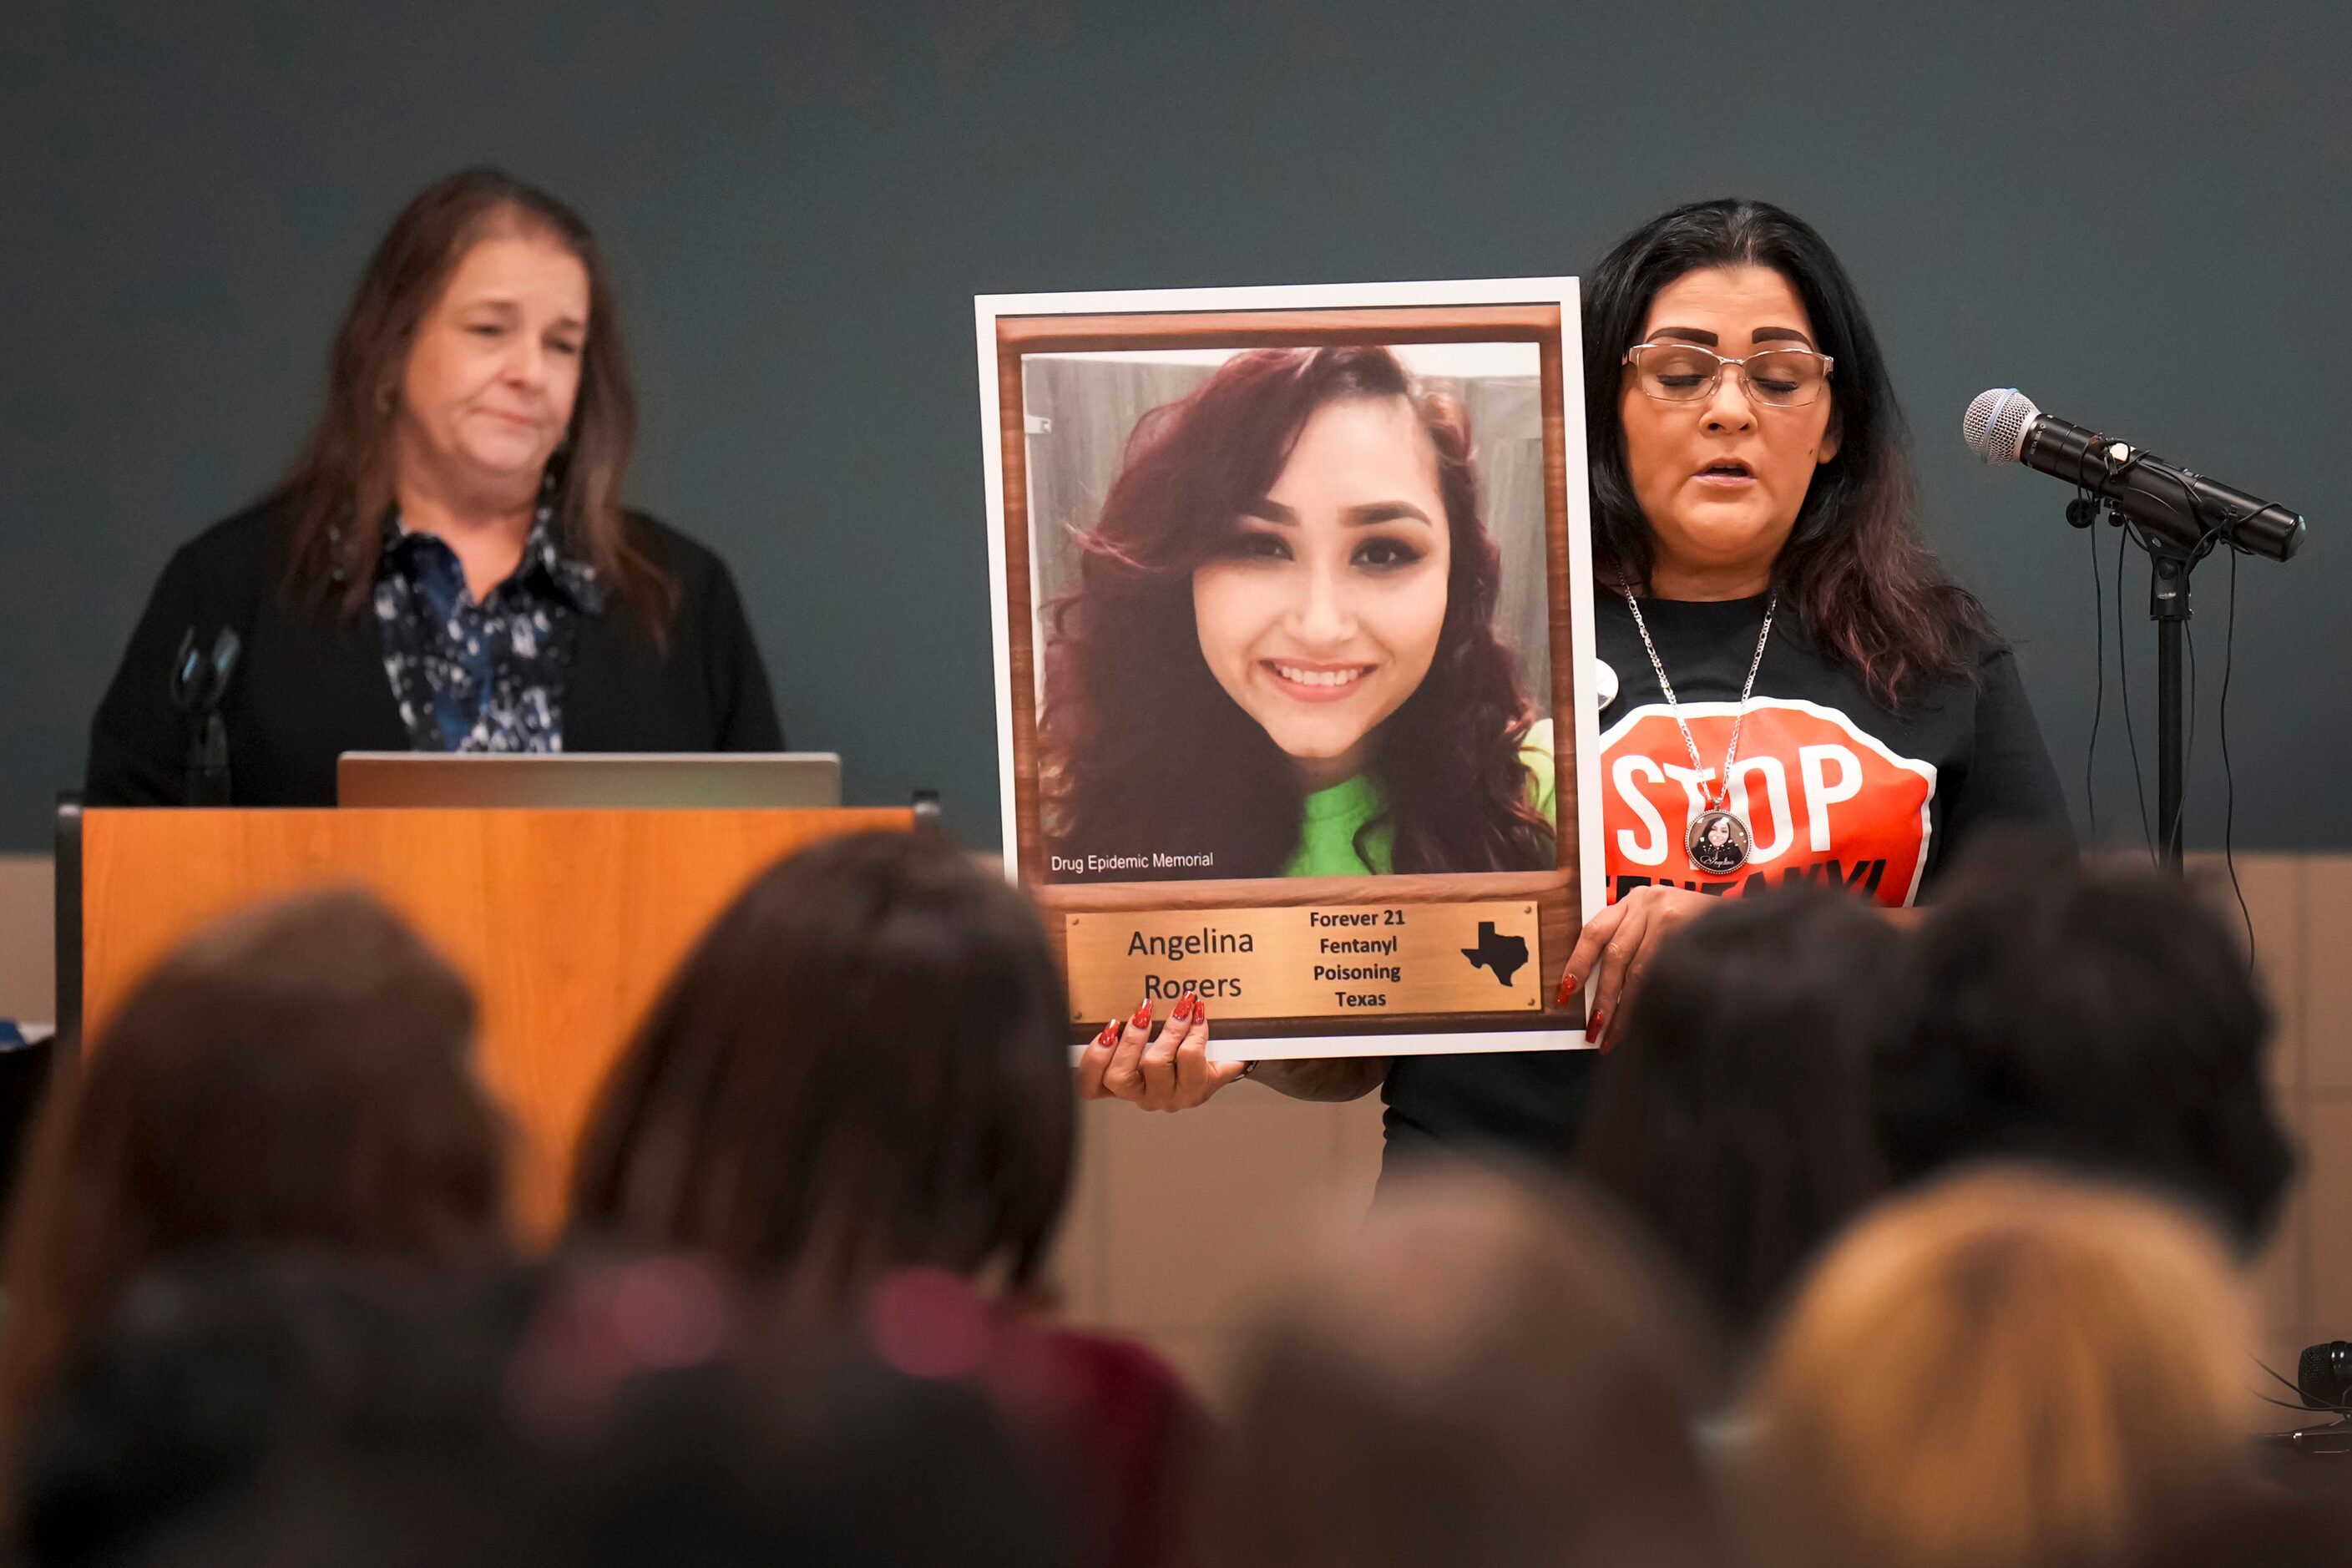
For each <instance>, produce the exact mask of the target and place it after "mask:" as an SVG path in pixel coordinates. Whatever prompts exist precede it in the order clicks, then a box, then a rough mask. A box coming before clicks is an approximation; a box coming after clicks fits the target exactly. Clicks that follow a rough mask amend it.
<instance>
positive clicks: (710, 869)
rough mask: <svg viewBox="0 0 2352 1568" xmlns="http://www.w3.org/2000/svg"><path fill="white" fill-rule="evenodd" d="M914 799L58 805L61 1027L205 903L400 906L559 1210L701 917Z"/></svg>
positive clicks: (903, 815) (165, 944) (542, 1224)
mask: <svg viewBox="0 0 2352 1568" xmlns="http://www.w3.org/2000/svg"><path fill="white" fill-rule="evenodd" d="M915 822H916V808H908V809H897V810H838V811H692V810H688V811H681V810H658V811H610V810H606V811H532V810H512V809H508V810H496V811H468V810H424V811H373V810H341V811H240V810H219V811H190V810H149V811H123V810H95V809H93V810H87V811H84V810H79V808H76V807H73V806H67V807H65V808H63V810H62V811H61V814H60V820H59V832H58V1033H59V1037H60V1040H61V1041H63V1042H66V1043H67V1044H68V1047H70V1046H71V1045H73V1044H75V1043H78V1042H79V1039H81V1038H84V1037H87V1038H91V1039H96V1038H99V1037H100V1036H101V1035H102V1033H103V1031H104V1029H105V1026H106V1021H107V1018H108V1016H109V1015H110V1013H111V1012H112V1010H113V1009H114V1007H115V1006H116V1005H118V1004H120V1003H121V1000H122V999H123V997H124V995H125V994H127V993H128V992H129V990H130V988H131V986H132V985H133V984H136V982H137V981H138V979H139V977H140V976H141V975H142V973H144V972H145V971H146V969H147V967H148V966H149V965H150V964H152V963H154V962H155V960H156V959H158V958H159V957H161V956H162V955H163V953H164V952H165V951H167V950H168V949H169V948H171V947H172V946H173V944H174V943H176V942H179V941H180V940H181V939H182V938H184V937H185V936H187V935H188V934H189V933H191V932H192V931H194V930H195V929H196V928H198V927H199V926H202V925H203V924H205V922H206V921H210V920H212V919H214V918H215V917H216V916H218V915H221V914H223V913H225V912H226V911H227V910H232V909H235V908H236V907H238V906H239V905H242V904H247V903H250V902H252V901H253V900H257V899H263V898H268V897H273V896H276V895H279V894H284V893H289V892H294V891H298V890H300V889H315V888H321V887H331V886H337V885H341V886H357V887H362V888H364V889H368V890H369V891H370V892H373V893H374V894H375V895H377V896H378V897H379V898H381V899H383V900H384V902H385V903H387V904H389V905H390V906H391V907H392V908H394V909H395V910H399V911H400V913H401V914H402V915H403V916H404V917H405V918H406V919H407V920H408V921H411V922H412V923H413V924H414V925H415V927H416V929H417V930H418V931H421V932H423V933H424V935H425V938H426V940H427V941H429V942H432V943H433V945H434V946H435V947H436V948H437V949H438V950H439V951H440V952H441V953H442V954H443V955H444V956H445V957H446V958H447V959H448V960H449V962H450V963H453V964H454V965H456V966H457V969H458V970H459V971H460V972H461V973H464V974H465V976H466V977H467V980H468V981H470V982H471V983H472V984H473V986H474V988H475V992H476V994H477V995H478V997H479V998H480V1003H481V1047H480V1061H481V1067H482V1074H483V1077H484V1079H486V1080H487V1082H488V1085H489V1088H490V1090H491V1092H492V1093H493V1094H494V1095H496V1096H497V1097H498V1099H499V1100H500V1101H501V1102H502V1103H503V1104H504V1105H505V1106H506V1108H507V1110H508V1112H509V1114H510V1115H511V1116H512V1117H513V1118H514V1121H515V1124H516V1128H517V1130H518V1132H519V1134H520V1148H519V1149H518V1151H517V1159H516V1170H515V1175H516V1182H517V1190H516V1194H515V1198H516V1205H515V1206H516V1213H517V1215H518V1216H519V1217H520V1220H521V1222H522V1224H523V1226H524V1227H525V1230H526V1232H527V1233H529V1234H530V1235H534V1236H540V1237H544V1236H548V1235H551V1234H552V1233H553V1231H554V1228H555V1227H556V1226H558V1225H559V1224H560V1223H561V1221H562V1204H563V1192H564V1184H565V1180H566V1177H567V1174H568V1172H569V1167H570V1162H571V1157H572V1146H573V1143H574V1142H575V1141H576V1139H577V1137H578V1135H579V1131H580V1128H581V1124H582V1122H583V1120H584V1119H585V1117H586V1115H587V1113H588V1110H589V1107H590V1105H591V1103H592V1102H593V1099H594V1096H595V1093H596V1089H597V1088H598V1086H599V1085H600V1084H601V1083H602V1082H603V1081H604V1073H605V1069H606V1068H608V1067H610V1066H611V1064H612V1062H613V1059H614V1057H615V1056H616V1055H617V1054H618V1052H619V1050H620V1048H621V1047H622V1046H623V1045H624V1044H625V1042H626V1041H627V1039H628V1037H629V1034H630V1032H631V1031H632V1030H633V1029H634V1028H635V1026H636V1023H637V1020H638V1018H639V1016H640V1015H642V1014H643V1013H644V1011H645V1009H646V1006H647V1005H649V1004H650V1003H651V1002H652V1001H653V999H654V996H655V994H656V992H657V991H658V990H659V988H660V986H661V984H662V983H663V981H664V980H665V979H666V978H667V976H668V974H669V972H670V970H671V969H672V968H673V967H674V966H675V965H676V963H677V961H678V959H679V958H680V957H681V956H683V954H684V953H685V952H686V950H687V949H688V946H689V945H691V944H692V942H694V940H695V938H696V937H697V936H698V935H699V934H700V933H701V931H702V929H703V928H704V927H705V926H706V925H708V924H709V921H710V920H711V918H712V917H713V916H714V915H716V914H717V913H718V912H719V910H720V909H722V908H724V907H725V905H726V904H727V902H728V901H729V900H731V899H732V898H734V896H735V895H736V894H737V893H738V892H739V891H740V890H741V889H742V888H743V886H744V885H745V884H746V883H748V882H749V881H750V880H751V879H752V878H753V877H754V876H756V875H757V874H758V873H759V872H760V871H761V870H762V869H764V868H766V867H767V866H769V865H770V864H772V862H774V861H775V860H776V859H777V858H780V857H782V856H783V855H785V854H788V853H789V852H791V851H792V850H793V849H796V848H798V847H801V846H803V845H804V844H808V843H811V842H813V841H814V840H816V839H819V838H825V837H833V836H835V835H837V834H843V833H854V832H859V831H867V830H874V829H884V830H899V831H904V830H908V829H910V828H911V827H912V826H914V825H915Z"/></svg>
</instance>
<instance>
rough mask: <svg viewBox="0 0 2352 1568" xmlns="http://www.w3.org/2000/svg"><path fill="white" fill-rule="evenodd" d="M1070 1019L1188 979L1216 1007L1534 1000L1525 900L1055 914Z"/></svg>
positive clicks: (1504, 1006)
mask: <svg viewBox="0 0 2352 1568" xmlns="http://www.w3.org/2000/svg"><path fill="white" fill-rule="evenodd" d="M1063 930H1064V932H1065V934H1066V939H1067V943H1068V950H1069V976H1070V1009H1071V1016H1072V1018H1073V1021H1076V1022H1099V1021H1101V1020H1103V1019H1108V1018H1113V1017H1125V1016H1128V1015H1129V1014H1130V1013H1132V1012H1134V1011H1135V1005H1136V1003H1137V1002H1138V1001H1139V1000H1145V999H1148V1000H1150V1002H1152V1003H1153V1011H1154V1012H1155V1013H1157V1014H1159V1016H1161V1017H1166V1016H1168V1008H1169V1006H1170V1005H1171V1004H1173V1003H1174V1002H1175V1000H1176V999H1177V998H1178V997H1179V996H1181V995H1182V994H1184V993H1185V992H1187V991H1192V990H1197V991H1198V992H1199V993H1200V994H1201V995H1202V998H1203V999H1204V1000H1205V1001H1207V1003H1208V1004H1209V1016H1210V1018H1211V1020H1212V1021H1213V1020H1215V1019H1217V1018H1221V1017H1223V1018H1297V1017H1314V1016H1326V1015H1328V1016H1339V1017H1378V1016H1381V1014H1384V1013H1388V1014H1395V1013H1507V1012H1514V1011H1524V1012H1535V1011H1538V1010H1539V1009H1540V1008H1541V1007H1542V1006H1543V982H1542V977H1541V975H1540V974H1539V973H1538V968H1539V967H1540V963H1539V960H1540V958H1541V954H1540V952H1539V951H1538V945H1537V935H1538V931H1539V930H1540V925H1539V921H1538V916H1537V910H1536V906H1535V904H1534V903H1532V902H1522V901H1519V900H1508V899H1505V900H1494V901H1490V902H1482V903H1459V904H1452V903H1448V904H1364V905H1345V904H1342V905H1333V906H1328V907H1323V908H1317V907H1312V906H1295V907H1287V908H1279V909H1248V910H1178V911H1173V912H1168V913H1158V912H1154V913H1135V914H1118V913H1110V914H1074V915H1068V916H1065V917H1064V924H1063Z"/></svg>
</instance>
